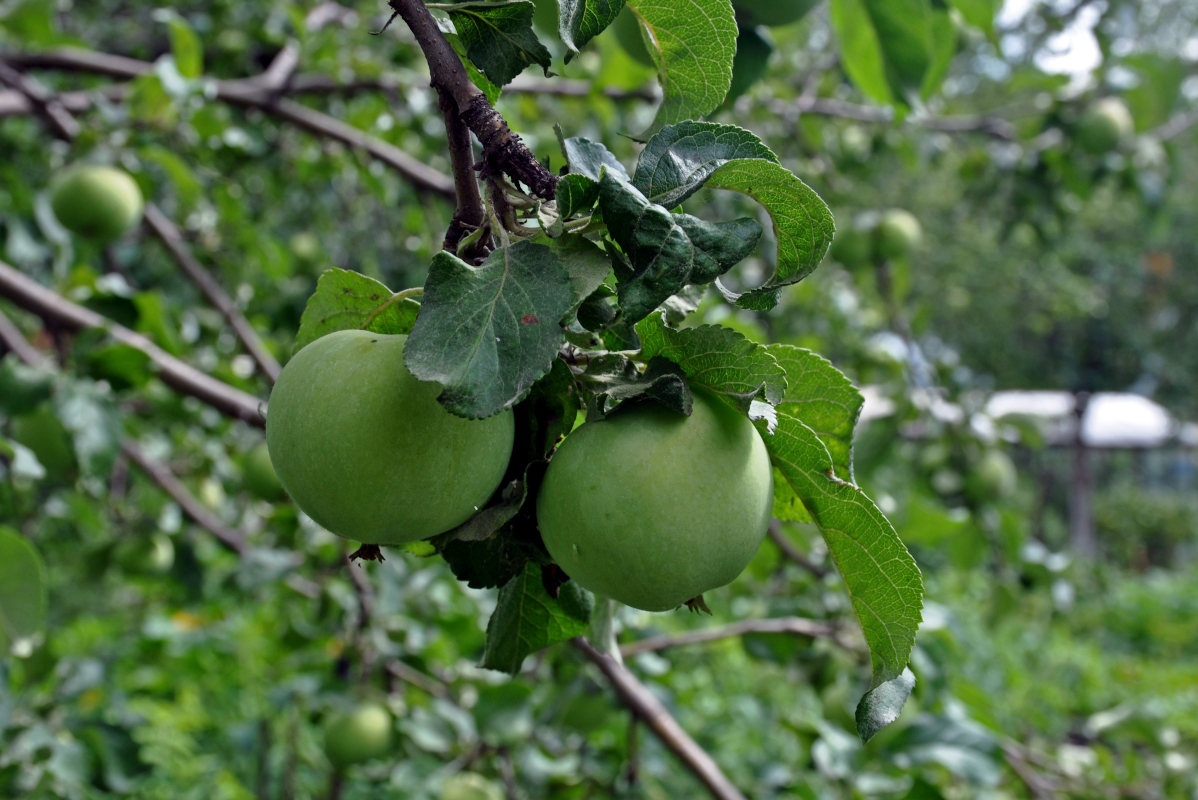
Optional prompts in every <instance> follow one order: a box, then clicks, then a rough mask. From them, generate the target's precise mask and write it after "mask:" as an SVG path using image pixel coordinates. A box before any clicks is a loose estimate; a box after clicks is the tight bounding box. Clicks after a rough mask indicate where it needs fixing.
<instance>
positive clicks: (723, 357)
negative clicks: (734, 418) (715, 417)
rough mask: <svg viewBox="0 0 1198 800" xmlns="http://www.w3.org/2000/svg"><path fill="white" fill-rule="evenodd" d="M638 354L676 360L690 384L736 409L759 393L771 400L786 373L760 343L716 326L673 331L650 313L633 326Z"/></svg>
mask: <svg viewBox="0 0 1198 800" xmlns="http://www.w3.org/2000/svg"><path fill="white" fill-rule="evenodd" d="M637 335H638V336H639V337H640V339H641V348H642V349H641V353H642V355H643V356H644V357H646V358H650V357H658V356H660V357H663V358H667V359H669V360H670V361H672V362H674V363H675V364H677V365H678V366H679V367H681V368H682V371H683V372H684V373H685V374H686V378H687V380H688V381H689V382H690V383H691V385H693V386H700V387H702V388H704V389H707V390H708V391H711V392H715V393H717V394H721V395H726V396H728V397H729V398H732V399H733V400H734V401H735V402H734V405H736V406H737V407H738V408H740V409H741V410H742V411H744V410H748V407H749V401H750V400H752V399H753V398H755V397H757V396H758V395H759V394H764V395H765V398H766V399H767V400H768V401H769V402H771V403H777V402H779V401H780V400H781V399H782V397H783V395H784V393H785V392H786V373H785V372H784V371H783V369H782V367H780V366H779V365H778V362H777V361H775V360H774V357H773V356H772V355H770V354H769V352H767V351H766V349H765V348H764V347H762V346H761V345H759V344H757V343H756V342H754V341H752V340H751V339H749V338H748V337H746V336H745V335H744V334H741V333H738V332H737V331H734V330H732V329H731V328H724V327H721V326H719V325H701V326H699V327H697V328H683V329H681V330H676V329H674V328H667V327H665V326H664V325H662V324H661V320H660V318H659V317H658V315H653V316H652V317H649V318H648V319H646V320H644V321H643V322H641V324H639V325H637Z"/></svg>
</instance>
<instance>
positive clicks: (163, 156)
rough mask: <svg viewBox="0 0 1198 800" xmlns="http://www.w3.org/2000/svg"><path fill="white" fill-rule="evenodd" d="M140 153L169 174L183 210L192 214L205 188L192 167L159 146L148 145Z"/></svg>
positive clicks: (172, 152)
mask: <svg viewBox="0 0 1198 800" xmlns="http://www.w3.org/2000/svg"><path fill="white" fill-rule="evenodd" d="M140 153H141V157H142V158H143V159H145V160H147V161H153V162H154V163H156V164H157V165H158V166H159V167H161V168H162V171H163V172H165V173H166V174H167V177H169V178H170V180H171V183H172V184H173V185H174V187H175V194H176V195H177V196H178V198H179V205H180V206H182V208H183V210H184V211H188V212H190V211H191V210H192V209H194V208H195V207H196V205H197V204H198V203H199V201H200V199H201V198H202V197H203V194H204V187H203V186H202V185H201V184H200V181H199V179H198V178H197V177H196V175H195V172H194V171H192V168H191V166H190V165H189V164H188V163H187V162H186V161H185V160H183V159H182V158H180V157H179V155H178V154H177V153H175V152H174V151H172V150H168V149H167V148H165V147H161V146H159V145H154V144H151V145H146V146H144V147H142V148H141V149H140Z"/></svg>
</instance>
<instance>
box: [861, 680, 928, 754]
mask: <svg viewBox="0 0 1198 800" xmlns="http://www.w3.org/2000/svg"><path fill="white" fill-rule="evenodd" d="M914 688H915V673H913V672H911V670H909V669H904V670H903V672H902V674H901V675H899V676H898V677H897V678H894V679H892V680H888V681H886V682H885V683H883V684H880V685H878V686H875V687H874V688H873V689H870V690H869V691H868V692H866V693H865V696H864V697H862V698H861V702H859V703H858V704H857V714H856V717H857V735H858V736H860V737H861V740H862V741H865V742H868V741H869V740H870V739H872V738H874V735H875V734H876V733H877V732H878V731H880V730H882V729H883V728H885V727H886V726H887V725H889V724H890V723H892V722H894V721H895V720H896V719H898V716H899V712H901V711H902V710H903V704H904V703H906V702H907V698H908V697H910V696H911V690H912V689H914Z"/></svg>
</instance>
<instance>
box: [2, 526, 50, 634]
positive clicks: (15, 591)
mask: <svg viewBox="0 0 1198 800" xmlns="http://www.w3.org/2000/svg"><path fill="white" fill-rule="evenodd" d="M45 622H46V567H45V566H44V565H43V564H42V559H41V556H39V555H38V553H37V550H36V549H34V547H33V545H32V544H30V543H29V540H28V539H26V538H25V537H23V536H21V535H20V534H19V533H17V532H16V531H14V530H13V529H12V528H8V527H0V656H4V655H6V654H7V653H8V651H9V648H10V647H12V645H13V643H14V642H17V641H19V640H21V639H27V638H29V637H30V636H33V635H35V634H36V633H37V632H38V631H40V630H41V629H42V626H43V625H45Z"/></svg>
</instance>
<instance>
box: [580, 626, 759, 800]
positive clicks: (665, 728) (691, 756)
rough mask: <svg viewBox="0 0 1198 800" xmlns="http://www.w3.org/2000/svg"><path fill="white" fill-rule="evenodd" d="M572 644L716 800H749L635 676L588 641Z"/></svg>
mask: <svg viewBox="0 0 1198 800" xmlns="http://www.w3.org/2000/svg"><path fill="white" fill-rule="evenodd" d="M570 641H571V643H572V644H573V645H574V647H575V648H577V649H578V650H579V651H580V652H581V653H582V654H583V655H584V656H586V657H587V659H588V660H589V661H590V662H591V663H593V664H594V665H595V666H597V667H598V668H599V670H600V671H601V672H602V673H603V674H604V676H605V677H606V678H607V680H608V681H609V682H610V683H611V685H612V688H613V689H615V691H616V694H617V695H619V697H620V700H621V702H623V703H624V705H626V706H627V707H628V709H629V710H630V711H632V713H633V714H635V715H636V716H638V717H639V718H640V719H642V720H644V722H645V724H646V725H647V726H648V727H649V730H651V731H653V733H654V735H656V736H657V738H658V739H660V740H661V742H662V744H664V745H665V746H666V747H667V748H669V750H670V752H672V753H673V754H674V755H675V756H677V757H678V759H679V760H680V761H682V763H683V764H684V765H685V766H686V768H687V769H689V770H690V771H691V772H692V773H694V775H695V777H696V778H698V779H699V781H700V782H702V784H703V785H704V786H705V787H706V788H707V791H708V792H710V793H711V796H712V797H714V798H716V800H745V796H744V795H743V794H741V792H740V790H739V789H737V788H736V787H735V786H733V785H732V782H731V781H730V780H728V777H727V776H726V775H724V772H723V771H722V770H721V769H720V767H719V765H718V764H716V763H715V760H714V759H712V757H711V755H710V754H709V753H708V752H707V751H706V750H704V749H703V748H702V747H700V746H699V744H698V742H696V741H695V740H694V739H692V738H691V735H690V734H689V733H687V732H686V731H685V730H684V729H683V728H682V726H681V725H679V724H678V720H676V719H674V717H673V716H671V715H670V712H669V711H667V710H666V707H665V706H664V705H662V703H661V701H660V700H658V699H657V697H656V696H654V694H653V693H652V692H650V691H649V689H648V688H646V687H645V685H644V684H642V683H641V682H640V681H639V680H637V678H636V676H635V675H633V674H632V673H631V672H629V671H628V669H627V668H625V667H623V666H621V665H620V664H618V663H617V662H616V660H615V659H614V658H612V657H611V656H609V655H605V654H604V653H600V652H599V651H598V650H596V649H595V648H594V647H593V646H592V645H591V643H590V642H588V641H587V640H586V639H583V638H581V637H579V638H576V639H571V640H570Z"/></svg>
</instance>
